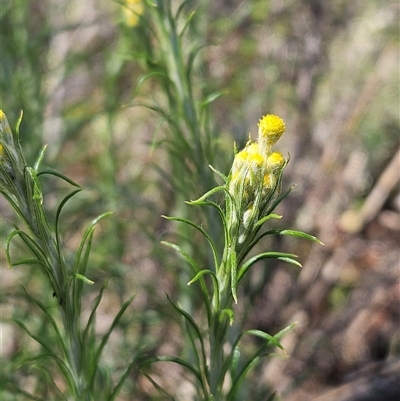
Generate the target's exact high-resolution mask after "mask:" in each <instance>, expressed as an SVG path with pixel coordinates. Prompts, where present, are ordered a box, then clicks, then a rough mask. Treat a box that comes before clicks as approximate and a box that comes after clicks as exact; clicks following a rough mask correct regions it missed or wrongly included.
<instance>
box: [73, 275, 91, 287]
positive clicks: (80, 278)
mask: <svg viewBox="0 0 400 401" xmlns="http://www.w3.org/2000/svg"><path fill="white" fill-rule="evenodd" d="M74 277H76V278H77V279H78V280H82V281H83V282H84V283H86V284H90V285H92V284H94V281H92V280H89V279H88V278H87V277H86V276H84V275H83V274H79V273H75V274H74Z"/></svg>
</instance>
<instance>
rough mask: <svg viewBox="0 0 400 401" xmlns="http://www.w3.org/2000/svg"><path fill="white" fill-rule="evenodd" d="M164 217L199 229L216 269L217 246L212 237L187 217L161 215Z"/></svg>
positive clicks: (217, 262) (217, 264)
mask: <svg viewBox="0 0 400 401" xmlns="http://www.w3.org/2000/svg"><path fill="white" fill-rule="evenodd" d="M161 217H163V218H164V219H167V220H170V221H179V222H181V223H185V224H188V225H189V226H191V227H194V228H195V229H196V230H198V231H200V233H201V234H202V235H203V236H204V237H205V239H206V240H207V241H208V243H209V245H210V248H211V251H212V254H213V258H214V265H215V269H217V267H218V266H219V261H218V255H217V248H216V246H215V244H214V242H213V240H212V238H211V237H210V236H209V235H208V234H207V232H206V231H205V230H204V229H203V228H202V227H200V226H199V225H197V224H195V223H193V222H192V221H190V220H188V219H183V218H181V217H168V216H164V215H163V216H161Z"/></svg>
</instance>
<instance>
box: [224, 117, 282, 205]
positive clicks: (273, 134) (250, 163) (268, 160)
mask: <svg viewBox="0 0 400 401" xmlns="http://www.w3.org/2000/svg"><path fill="white" fill-rule="evenodd" d="M258 127H259V129H258V141H256V142H252V141H249V142H248V143H247V145H246V147H245V148H244V149H243V150H241V151H240V152H238V153H237V154H236V155H235V159H234V161H233V165H232V170H231V175H230V180H229V192H230V193H231V194H232V195H233V197H234V198H237V197H240V200H239V203H240V204H241V205H243V206H244V207H245V208H246V209H247V208H248V206H249V205H251V204H252V202H254V200H255V198H256V196H257V194H261V195H262V196H266V195H267V194H268V193H270V192H271V191H273V190H274V189H275V186H276V182H277V179H278V176H279V172H280V170H281V168H282V167H283V166H284V164H285V163H286V159H285V157H284V156H283V155H282V153H280V152H272V151H271V147H272V145H274V144H275V142H277V141H278V139H279V138H280V137H281V136H282V134H283V132H284V131H285V123H284V121H283V120H282V119H281V118H279V117H278V116H275V115H272V114H267V115H266V116H264V117H263V118H262V119H261V120H260V122H259V124H258Z"/></svg>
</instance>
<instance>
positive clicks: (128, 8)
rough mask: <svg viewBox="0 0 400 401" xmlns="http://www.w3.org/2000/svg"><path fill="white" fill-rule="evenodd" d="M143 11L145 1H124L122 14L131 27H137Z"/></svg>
mask: <svg viewBox="0 0 400 401" xmlns="http://www.w3.org/2000/svg"><path fill="white" fill-rule="evenodd" d="M143 11H144V4H143V0H124V5H123V9H122V12H123V17H124V21H125V23H126V25H128V26H130V27H134V26H136V25H137V24H138V23H139V19H140V16H141V15H142V14H143Z"/></svg>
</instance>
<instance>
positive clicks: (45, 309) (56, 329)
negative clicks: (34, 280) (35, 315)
mask: <svg viewBox="0 0 400 401" xmlns="http://www.w3.org/2000/svg"><path fill="white" fill-rule="evenodd" d="M20 287H21V288H22V290H23V292H24V294H25V297H26V298H27V299H28V300H29V301H31V302H32V303H34V304H35V305H36V306H37V307H38V308H39V309H40V310H41V311H42V312H43V313H44V314H45V316H46V317H47V319H49V321H50V323H51V325H52V327H53V329H54V332H55V333H56V335H57V339H58V341H59V342H60V345H61V348H62V350H63V352H64V355H65V357H67V356H68V352H67V345H66V343H65V340H64V336H63V334H62V333H61V331H60V329H59V326H58V324H57V322H56V321H55V320H54V318H53V316H52V314H51V313H50V312H49V309H48V307H46V306H45V305H44V304H43V303H42V302H41V301H39V300H38V299H36V298H34V297H32V296H31V295H29V294H28V292H27V291H26V289H25V287H23V286H22V285H21V286H20Z"/></svg>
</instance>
